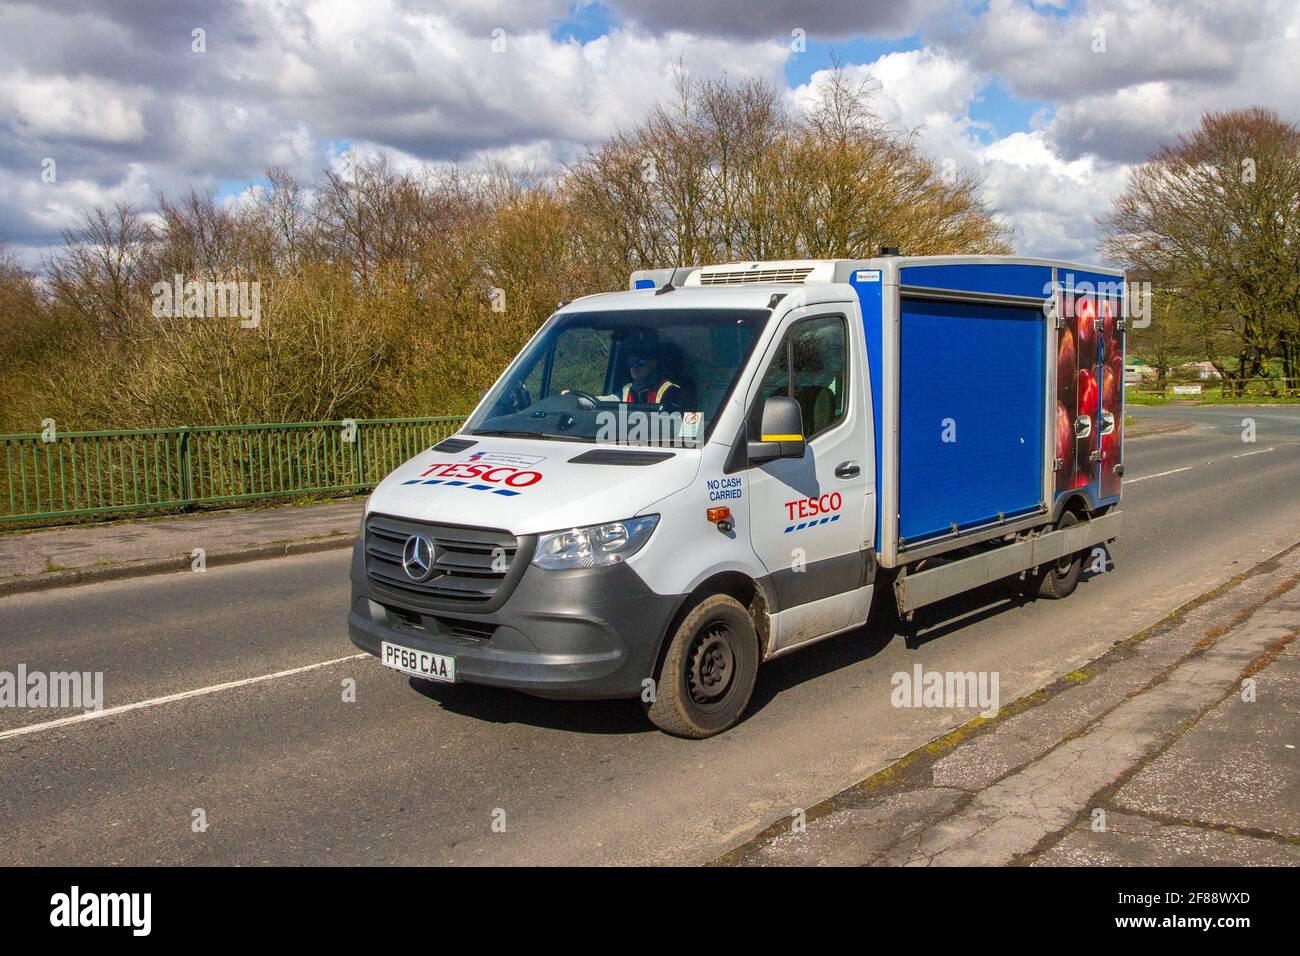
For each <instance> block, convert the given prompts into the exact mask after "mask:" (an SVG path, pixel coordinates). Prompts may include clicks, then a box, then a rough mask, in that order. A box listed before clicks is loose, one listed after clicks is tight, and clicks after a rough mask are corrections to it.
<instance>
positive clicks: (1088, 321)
mask: <svg viewBox="0 0 1300 956" xmlns="http://www.w3.org/2000/svg"><path fill="white" fill-rule="evenodd" d="M1075 310H1076V311H1077V312H1078V314H1079V351H1080V352H1082V351H1083V348H1084V346H1086V345H1089V344H1091V343H1092V340H1093V338H1092V334H1093V328H1092V323H1093V322H1094V321H1095V320H1096V318H1097V303H1096V302H1095V301H1094V300H1092V299H1080V300H1079V304H1078V305H1077V306H1075Z"/></svg>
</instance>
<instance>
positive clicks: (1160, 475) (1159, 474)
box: [1124, 465, 1192, 485]
mask: <svg viewBox="0 0 1300 956" xmlns="http://www.w3.org/2000/svg"><path fill="white" fill-rule="evenodd" d="M1191 470H1192V466H1191V465H1188V466H1187V467H1186V468H1175V469H1174V470H1173V471H1158V472H1156V473H1155V474H1154V475H1143V476H1142V477H1141V478H1128V479H1126V480H1125V481H1124V484H1126V485H1136V484H1137V483H1138V482H1139V481H1146V480H1147V479H1148V478H1163V477H1164V476H1165V475H1176V474H1178V473H1179V472H1180V471H1191Z"/></svg>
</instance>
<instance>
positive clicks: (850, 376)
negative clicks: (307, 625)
mask: <svg viewBox="0 0 1300 956" xmlns="http://www.w3.org/2000/svg"><path fill="white" fill-rule="evenodd" d="M631 286H632V288H631V289H629V290H628V291H624V292H614V293H609V294H603V295H594V296H589V297H587V298H583V299H580V300H578V301H575V302H572V303H569V304H566V305H564V306H563V307H562V308H560V309H559V311H557V312H556V313H555V314H554V315H553V316H551V318H550V319H549V320H548V321H547V322H546V323H545V324H544V325H543V326H542V327H541V329H540V330H539V331H538V332H537V334H536V335H535V336H533V338H532V340H531V341H529V342H528V344H527V345H526V346H525V347H524V349H523V350H522V351H521V352H520V354H519V356H518V357H517V358H516V359H515V360H514V361H513V362H512V363H511V365H510V367H509V368H507V369H506V371H505V373H504V374H503V375H502V376H501V378H500V380H499V381H498V382H497V383H496V385H495V386H494V387H493V388H491V389H490V390H489V391H488V392H487V393H485V395H484V397H483V400H482V401H481V402H480V403H479V405H478V407H477V408H476V409H475V410H474V413H473V414H472V415H471V416H470V417H469V419H468V420H467V421H466V423H465V425H464V427H463V429H462V430H461V431H460V432H459V433H458V434H457V435H455V436H454V437H451V438H448V439H446V440H445V441H442V442H441V443H439V444H438V445H435V446H434V447H432V448H429V449H427V450H426V451H423V452H421V453H420V454H419V455H416V456H415V457H414V458H412V459H411V460H410V461H408V462H406V463H405V464H403V465H402V466H401V467H399V468H398V469H397V470H396V471H394V472H393V473H392V474H391V475H389V476H388V477H387V478H385V479H384V481H383V482H382V483H381V484H380V485H379V486H378V487H377V488H376V489H375V491H374V493H373V494H372V495H371V497H370V501H369V502H368V505H367V508H366V515H365V519H364V523H363V527H362V532H361V535H360V537H359V538H358V540H357V544H356V548H355V551H354V557H353V562H352V570H351V578H352V604H351V608H350V610H349V631H350V634H351V637H352V640H353V642H354V643H356V644H357V645H358V646H359V647H362V648H364V649H365V650H367V651H369V652H371V653H373V654H376V655H378V656H379V658H380V660H381V662H382V663H383V664H385V665H387V666H389V667H392V668H395V669H398V670H401V671H404V672H407V673H409V674H412V675H415V676H417V677H420V678H424V679H427V680H434V681H464V682H469V683H474V684H482V685H497V686H502V687H511V688H516V689H519V690H523V691H527V692H529V693H533V694H538V695H543V696H553V697H566V698H581V697H629V698H636V697H640V698H641V699H642V701H643V702H644V705H645V708H646V712H647V714H648V715H649V717H650V719H651V720H652V721H654V723H655V724H657V725H658V726H659V727H661V728H662V729H664V730H666V731H668V732H670V733H673V734H678V735H681V736H685V737H707V736H710V735H712V734H715V733H718V732H720V731H722V730H725V729H727V728H728V727H730V726H731V725H733V724H734V723H735V722H736V721H737V720H738V719H739V718H740V717H741V715H742V714H743V712H744V710H745V707H746V704H747V703H748V701H749V697H750V693H751V691H752V689H753V687H754V681H755V675H756V672H757V670H758V666H759V664H761V663H762V662H764V661H767V660H770V659H772V658H774V657H777V656H779V655H782V654H785V653H788V652H790V651H792V650H795V649H797V648H801V647H805V646H807V645H809V644H812V643H813V642H815V641H818V640H820V639H821V638H825V637H829V636H830V635H833V634H838V633H840V632H842V631H845V630H848V629H850V628H855V627H858V626H860V625H862V624H863V623H864V622H865V620H866V618H867V614H868V610H869V608H870V607H871V604H872V597H873V592H874V591H875V590H876V589H878V588H891V589H892V591H893V594H892V595H891V597H892V598H893V600H894V601H895V602H896V605H897V608H898V610H899V611H900V613H902V614H904V615H910V614H911V613H912V612H913V611H915V609H917V608H919V607H923V606H926V605H929V604H933V603H934V602H937V601H940V600H943V599H944V598H947V597H950V596H952V595H955V594H958V593H961V592H963V591H966V590H969V589H971V588H975V587H978V586H980V585H982V584H985V583H988V582H991V581H996V580H1000V579H1003V578H1008V577H1012V576H1020V577H1021V578H1023V580H1024V581H1025V584H1026V586H1027V587H1029V588H1031V589H1032V590H1033V591H1034V592H1035V593H1038V594H1043V595H1047V596H1050V597H1064V596H1066V595H1067V594H1069V593H1070V592H1071V591H1072V590H1073V589H1074V587H1075V585H1076V583H1077V582H1078V580H1079V577H1080V573H1081V558H1082V554H1083V553H1084V552H1086V551H1087V550H1088V549H1090V548H1092V547H1094V546H1096V545H1099V544H1101V543H1103V542H1106V541H1109V540H1111V539H1113V538H1114V537H1115V535H1116V534H1117V532H1118V529H1119V511H1118V504H1119V492H1120V489H1119V482H1120V476H1121V475H1122V473H1123V449H1122V441H1121V433H1122V421H1123V412H1122V407H1121V403H1122V399H1123V387H1122V382H1123V368H1124V364H1123V363H1124V359H1123V329H1124V320H1123V316H1124V314H1125V313H1124V307H1125V302H1124V276H1123V274H1122V273H1119V272H1113V271H1108V270H1104V269H1099V268H1097V267H1091V266H1076V265H1071V264H1069V263H1064V262H1054V261H1046V260H1039V259H1026V258H1012V257H969V256H968V257H905V256H897V255H882V256H881V257H879V258H875V259H867V260H854V261H848V260H828V261H788V262H741V263H731V264H727V265H720V266H710V267H703V268H691V269H665V270H650V271H646V272H640V273H637V274H635V275H634V276H633V277H632V281H631Z"/></svg>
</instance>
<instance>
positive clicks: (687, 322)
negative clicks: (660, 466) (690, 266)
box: [466, 309, 771, 446]
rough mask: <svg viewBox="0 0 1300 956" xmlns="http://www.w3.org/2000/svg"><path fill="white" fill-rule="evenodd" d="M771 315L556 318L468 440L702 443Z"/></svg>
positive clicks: (492, 398) (677, 312) (504, 381)
mask: <svg viewBox="0 0 1300 956" xmlns="http://www.w3.org/2000/svg"><path fill="white" fill-rule="evenodd" d="M770 314H771V313H770V312H769V311H768V310H766V309H655V310H654V311H652V312H651V311H645V310H638V311H610V312H578V313H573V314H570V315H564V316H560V317H558V318H555V319H552V320H551V322H550V323H549V324H548V325H547V327H546V329H545V330H544V331H543V333H542V334H541V335H539V336H538V337H537V338H536V339H535V340H534V341H532V342H531V343H530V344H529V346H528V347H527V349H525V351H524V353H523V354H522V355H521V356H520V357H519V358H518V359H517V360H516V362H515V363H514V364H513V365H512V366H511V368H510V370H509V371H508V372H507V373H506V375H504V376H503V377H502V378H501V380H500V381H498V382H497V384H496V385H495V386H493V388H492V390H491V392H490V393H489V394H488V397H487V401H486V402H484V403H483V405H482V406H480V409H479V411H478V412H477V413H476V414H475V415H474V416H473V417H472V418H471V419H470V421H469V423H468V424H467V427H466V431H467V432H469V433H471V434H475V435H512V436H518V437H529V438H545V439H553V440H557V441H583V442H601V443H609V444H624V445H684V446H690V445H695V444H699V443H702V442H703V441H705V440H707V438H708V435H709V432H710V431H711V428H712V426H713V423H714V421H715V420H716V417H717V415H718V412H719V411H720V409H721V408H722V407H723V404H724V403H725V401H726V399H727V396H728V395H730V394H731V390H732V389H733V388H734V387H735V384H736V380H737V378H738V377H739V375H740V371H741V370H742V369H743V368H744V367H745V363H746V362H747V361H748V359H749V354H750V352H751V351H752V349H753V347H754V342H755V341H756V340H757V338H758V335H759V333H760V332H761V330H762V328H763V324H764V323H765V322H766V321H767V319H768V317H769V315H770Z"/></svg>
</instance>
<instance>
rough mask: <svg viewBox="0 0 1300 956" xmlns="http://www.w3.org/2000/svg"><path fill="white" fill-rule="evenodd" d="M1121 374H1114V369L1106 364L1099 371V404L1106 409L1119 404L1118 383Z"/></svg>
mask: <svg viewBox="0 0 1300 956" xmlns="http://www.w3.org/2000/svg"><path fill="white" fill-rule="evenodd" d="M1121 379H1122V375H1116V374H1115V369H1114V367H1113V366H1111V365H1107V366H1106V367H1105V368H1104V369H1102V372H1101V405H1102V408H1104V409H1105V410H1106V411H1108V412H1109V411H1113V410H1114V409H1115V408H1116V406H1118V405H1119V383H1120V381H1121Z"/></svg>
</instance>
